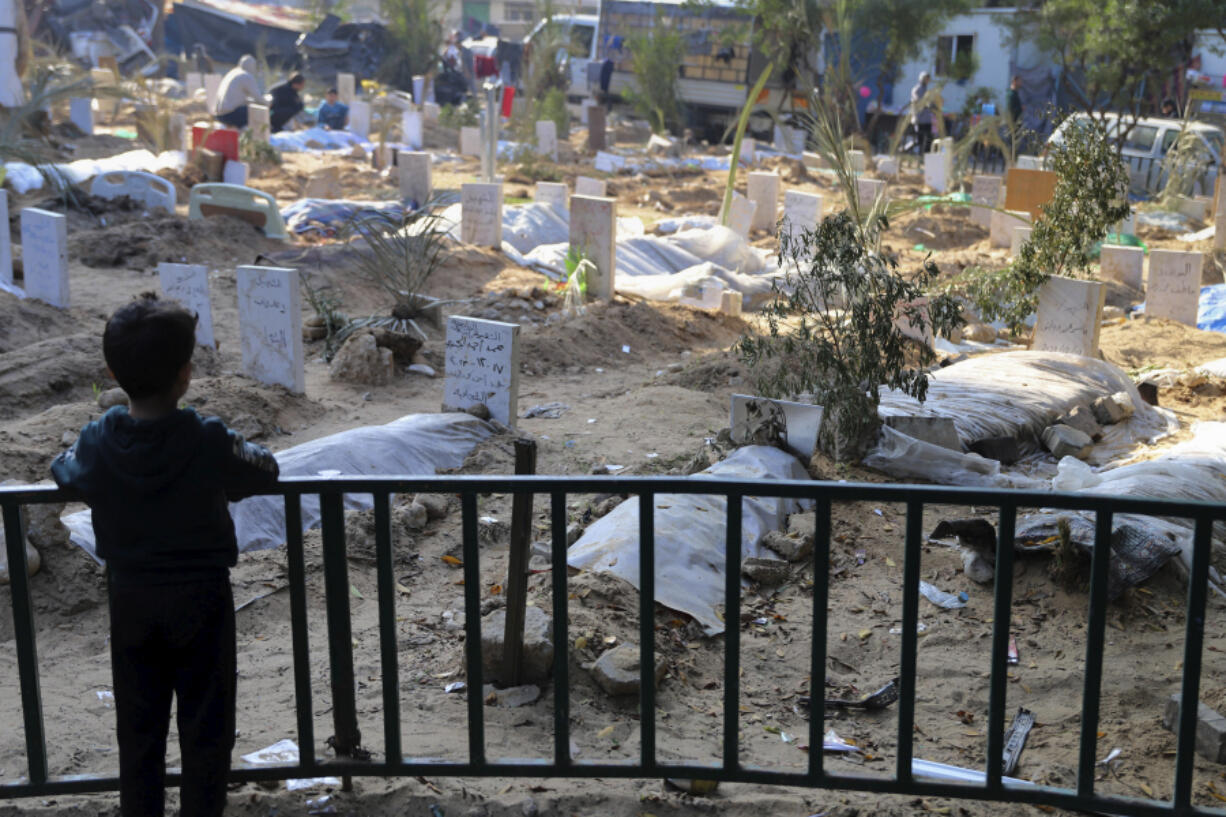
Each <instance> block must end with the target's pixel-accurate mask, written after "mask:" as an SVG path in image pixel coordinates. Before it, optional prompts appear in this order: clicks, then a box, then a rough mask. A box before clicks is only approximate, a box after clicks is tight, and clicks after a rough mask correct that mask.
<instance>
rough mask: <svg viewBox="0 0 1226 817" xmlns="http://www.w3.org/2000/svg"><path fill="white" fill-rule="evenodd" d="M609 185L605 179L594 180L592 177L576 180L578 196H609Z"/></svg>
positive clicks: (580, 177)
mask: <svg viewBox="0 0 1226 817" xmlns="http://www.w3.org/2000/svg"><path fill="white" fill-rule="evenodd" d="M608 190H609V184H608V182H606V181H605V180H604V179H593V178H592V177H591V176H578V177H576V178H575V195H576V196H607V195H608Z"/></svg>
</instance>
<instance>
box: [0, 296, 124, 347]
mask: <svg viewBox="0 0 1226 817" xmlns="http://www.w3.org/2000/svg"><path fill="white" fill-rule="evenodd" d="M77 330H78V322H77V321H76V320H75V319H74V318H73V317H72V315H71V314H70V313H68V312H66V311H64V310H62V309H56V308H55V307H53V306H50V305H48V304H45V303H43V302H42V301H30V300H23V299H21V298H17V297H15V296H13V295H9V294H8V293H7V292H0V355H2V354H4V353H6V352H11V351H13V350H14V349H19V348H21V347H23V346H29V345H30V344H32V343H38V342H39V341H42V340H47V339H48V338H60V337H63V336H64V335H69V334H72V333H73V332H75V331H77ZM98 331H99V332H101V331H102V324H101V322H99V324H98Z"/></svg>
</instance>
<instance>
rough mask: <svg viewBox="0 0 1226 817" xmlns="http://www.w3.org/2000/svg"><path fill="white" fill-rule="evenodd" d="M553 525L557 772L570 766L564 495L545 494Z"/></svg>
mask: <svg viewBox="0 0 1226 817" xmlns="http://www.w3.org/2000/svg"><path fill="white" fill-rule="evenodd" d="M549 514H550V518H551V524H552V526H553V552H552V554H551V556H552V570H551V571H550V572H551V573H552V574H553V575H552V576H551V579H552V581H551V584H552V587H553V698H554V700H553V762H554V765H555V766H557V767H558V770H559V771H562V770H565V769H567V768H569V767H570V765H571V757H570V631H569V629H568V626H567V625H568V617H569V613H568V607H569V606H570V601H569V599H568V598H567V596H566V494H564V493H563V492H561V491H554V492H553V493H552V494H550V495H549Z"/></svg>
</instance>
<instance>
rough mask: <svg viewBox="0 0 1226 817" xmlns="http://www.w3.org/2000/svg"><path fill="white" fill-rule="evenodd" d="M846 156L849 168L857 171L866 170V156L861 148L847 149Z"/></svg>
mask: <svg viewBox="0 0 1226 817" xmlns="http://www.w3.org/2000/svg"><path fill="white" fill-rule="evenodd" d="M847 158H848V159H850V160H851V169H852V170H854V171H856V172H857V173H863V172H864V171H866V170H868V157H867V156H865V155H864V151H862V150H849V151H847Z"/></svg>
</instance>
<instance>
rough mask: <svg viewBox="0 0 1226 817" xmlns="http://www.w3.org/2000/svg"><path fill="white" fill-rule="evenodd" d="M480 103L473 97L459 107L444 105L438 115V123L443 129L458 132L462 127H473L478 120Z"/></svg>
mask: <svg viewBox="0 0 1226 817" xmlns="http://www.w3.org/2000/svg"><path fill="white" fill-rule="evenodd" d="M480 109H481V108H480V103H479V102H478V101H477V100H476V98H475V97H469V98H468V99H466V100H464V102H462V103H461V104H459V105H444V106H443V108H442V110H440V111H439V114H438V123H439V124H440V125H442V126H443V127H444V128H454V129H455V130H459V129H460V128H464V127H473V126H475V125H476V124H477V123H478V122H480V119H479V117H478V114H479V112H480Z"/></svg>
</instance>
